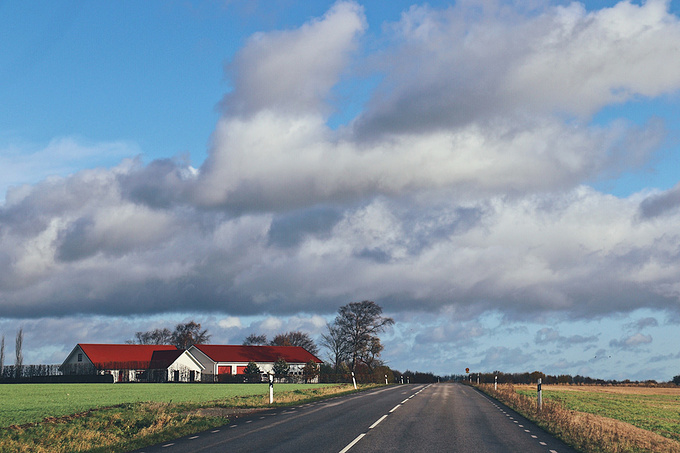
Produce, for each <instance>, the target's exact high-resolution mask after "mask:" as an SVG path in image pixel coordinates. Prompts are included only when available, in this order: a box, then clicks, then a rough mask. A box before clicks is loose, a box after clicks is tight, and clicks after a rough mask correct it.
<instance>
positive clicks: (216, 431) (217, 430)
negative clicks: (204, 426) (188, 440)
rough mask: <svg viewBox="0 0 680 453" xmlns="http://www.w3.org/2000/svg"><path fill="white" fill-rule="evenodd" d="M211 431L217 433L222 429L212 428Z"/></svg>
mask: <svg viewBox="0 0 680 453" xmlns="http://www.w3.org/2000/svg"><path fill="white" fill-rule="evenodd" d="M210 432H211V433H213V434H215V433H219V432H220V430H219V429H215V430H212V431H210Z"/></svg>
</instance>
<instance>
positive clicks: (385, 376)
mask: <svg viewBox="0 0 680 453" xmlns="http://www.w3.org/2000/svg"><path fill="white" fill-rule="evenodd" d="M385 385H387V375H385Z"/></svg>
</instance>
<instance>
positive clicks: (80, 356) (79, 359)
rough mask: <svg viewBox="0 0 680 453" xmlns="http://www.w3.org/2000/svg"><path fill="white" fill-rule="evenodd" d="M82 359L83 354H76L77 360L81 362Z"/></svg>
mask: <svg viewBox="0 0 680 453" xmlns="http://www.w3.org/2000/svg"><path fill="white" fill-rule="evenodd" d="M82 361H83V354H78V362H82Z"/></svg>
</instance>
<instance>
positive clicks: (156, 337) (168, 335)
mask: <svg viewBox="0 0 680 453" xmlns="http://www.w3.org/2000/svg"><path fill="white" fill-rule="evenodd" d="M171 342H172V332H171V331H170V329H168V328H164V329H154V330H150V331H148V332H136V333H135V339H134V340H132V341H130V342H129V343H132V344H170V343H171Z"/></svg>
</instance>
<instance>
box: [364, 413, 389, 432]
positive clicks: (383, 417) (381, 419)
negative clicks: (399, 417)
mask: <svg viewBox="0 0 680 453" xmlns="http://www.w3.org/2000/svg"><path fill="white" fill-rule="evenodd" d="M386 418H387V414H385V415H383V416H382V417H380V418H379V419H378V421H376V422H375V423H373V424H372V425H371V426H369V427H368V429H373V428H375V427H376V426H378V425H379V424H380V422H382V421H383V420H385V419H386Z"/></svg>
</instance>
